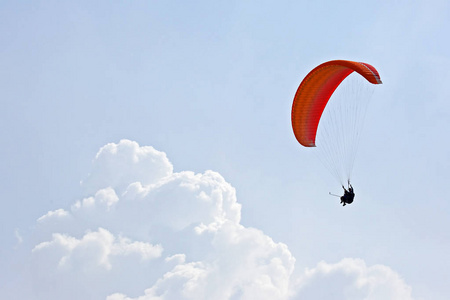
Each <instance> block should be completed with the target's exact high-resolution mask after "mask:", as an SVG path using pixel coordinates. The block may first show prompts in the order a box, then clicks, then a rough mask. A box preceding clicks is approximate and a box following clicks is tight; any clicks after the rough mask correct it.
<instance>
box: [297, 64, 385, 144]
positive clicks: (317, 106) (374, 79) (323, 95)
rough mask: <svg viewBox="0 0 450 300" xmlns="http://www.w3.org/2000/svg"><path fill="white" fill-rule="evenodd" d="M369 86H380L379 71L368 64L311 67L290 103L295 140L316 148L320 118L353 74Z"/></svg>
mask: <svg viewBox="0 0 450 300" xmlns="http://www.w3.org/2000/svg"><path fill="white" fill-rule="evenodd" d="M354 71H355V72H357V73H359V74H361V75H362V76H363V77H364V78H366V79H367V81H369V82H370V83H373V84H381V83H382V82H381V79H380V75H379V74H378V71H377V70H376V69H375V68H374V67H373V66H371V65H369V64H366V63H361V62H354V61H348V60H332V61H329V62H326V63H323V64H321V65H319V66H317V67H316V68H314V69H313V70H312V71H311V72H309V74H308V75H306V77H305V78H304V79H303V81H302V83H301V84H300V86H299V87H298V89H297V93H296V94H295V97H294V103H293V104H292V113H291V120H292V128H293V129H294V134H295V137H296V139H297V141H298V142H299V143H300V144H302V145H303V146H305V147H315V146H316V144H315V141H316V133H317V127H318V126H319V121H320V117H321V116H322V113H323V110H324V109H325V106H326V105H327V103H328V100H329V99H330V97H331V95H332V94H333V92H334V91H335V90H336V88H337V87H338V86H339V84H341V82H342V81H343V80H344V79H345V78H346V77H347V76H348V75H350V74H351V73H352V72H354Z"/></svg>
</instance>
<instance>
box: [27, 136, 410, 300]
mask: <svg viewBox="0 0 450 300" xmlns="http://www.w3.org/2000/svg"><path fill="white" fill-rule="evenodd" d="M82 187H83V188H85V189H86V197H85V198H83V199H80V200H77V201H75V202H74V203H73V204H72V205H71V206H70V207H69V208H66V209H57V210H54V211H50V212H48V213H46V214H45V215H43V216H42V217H40V218H39V219H38V220H37V222H36V234H35V235H34V238H35V244H34V246H33V249H32V261H33V272H32V273H33V276H34V287H35V291H36V295H37V297H38V299H108V300H125V299H126V300H156V299H158V300H174V299H177V300H182V299H200V300H201V299H215V300H221V299H223V300H226V299H262V300H264V299H271V300H273V299H280V300H283V299H325V298H324V297H325V295H326V293H327V291H328V292H332V293H335V295H337V296H333V297H328V298H327V299H411V298H410V289H409V287H408V286H407V285H406V284H405V283H404V282H403V280H402V279H401V278H400V277H399V276H398V275H397V274H396V273H395V272H394V271H392V270H391V269H389V268H387V267H384V266H373V267H367V266H366V265H365V264H364V262H363V261H362V260H351V259H347V260H343V261H341V262H339V263H337V264H335V265H328V264H326V263H325V262H321V263H319V265H318V266H317V267H316V268H313V269H309V270H306V271H305V273H304V274H303V276H302V277H301V278H294V277H293V274H294V266H295V258H294V257H293V255H292V253H291V252H290V251H289V249H288V247H287V245H285V244H283V243H279V242H275V241H273V240H272V238H270V237H269V236H267V235H266V234H264V233H263V232H262V231H260V230H258V229H255V228H249V227H245V226H243V225H242V224H241V223H240V220H241V205H240V204H239V203H238V202H237V199H236V192H235V189H234V188H233V187H232V186H231V185H230V184H229V183H227V182H226V181H225V179H224V178H223V177H222V176H221V175H220V174H218V173H217V172H213V171H205V172H204V173H200V174H195V173H193V172H189V171H185V172H178V173H174V172H173V166H172V164H171V163H170V161H169V160H168V159H167V157H166V155H165V154H164V153H163V152H160V151H157V150H155V149H154V148H152V147H141V146H139V145H138V144H137V143H136V142H132V141H129V140H122V141H120V142H119V143H118V144H112V143H111V144H108V145H106V146H104V147H102V148H101V149H100V151H99V152H98V154H97V155H96V158H95V159H94V161H93V171H92V172H91V173H90V174H89V176H88V178H87V179H86V180H84V181H83V183H82ZM335 279H338V280H337V281H336V282H335ZM323 286H326V287H327V288H326V289H324V288H323ZM321 293H322V294H321ZM339 297H340V298H339ZM355 297H356V298H355ZM408 297H409V298H408Z"/></svg>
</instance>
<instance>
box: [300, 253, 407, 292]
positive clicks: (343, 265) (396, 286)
mask: <svg viewBox="0 0 450 300" xmlns="http://www.w3.org/2000/svg"><path fill="white" fill-rule="evenodd" d="M324 287H325V288H324ZM297 289H298V294H297V295H296V296H295V297H293V299H336V300H341V299H342V300H344V299H345V300H358V299H364V300H381V299H397V300H411V299H412V296H411V287H409V286H408V285H407V284H406V283H405V282H404V281H403V279H402V278H401V277H400V276H399V275H398V274H397V273H396V272H394V271H393V270H392V269H391V268H389V267H387V266H383V265H374V266H370V267H368V266H367V265H366V263H365V262H364V261H363V260H362V259H352V258H345V259H343V260H341V261H340V262H338V263H336V264H328V263H326V262H324V261H322V262H319V263H318V264H317V266H316V267H315V268H312V269H306V271H305V273H304V275H303V276H302V278H301V279H300V280H299V282H298V287H297Z"/></svg>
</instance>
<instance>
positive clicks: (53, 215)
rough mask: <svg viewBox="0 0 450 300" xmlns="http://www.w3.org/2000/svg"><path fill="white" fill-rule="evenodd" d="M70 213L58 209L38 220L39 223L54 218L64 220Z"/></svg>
mask: <svg viewBox="0 0 450 300" xmlns="http://www.w3.org/2000/svg"><path fill="white" fill-rule="evenodd" d="M67 216H68V213H67V211H65V210H64V209H61V208H60V209H57V210H53V211H49V212H48V213H46V214H45V215H43V216H42V217H40V218H39V219H37V221H38V222H44V221H46V220H49V219H53V218H57V219H58V218H64V217H67Z"/></svg>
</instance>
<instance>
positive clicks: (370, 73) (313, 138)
mask: <svg viewBox="0 0 450 300" xmlns="http://www.w3.org/2000/svg"><path fill="white" fill-rule="evenodd" d="M352 73H355V74H356V73H357V74H358V75H360V76H358V77H361V76H362V78H364V79H365V80H366V81H368V82H369V83H371V84H381V83H382V82H381V79H380V75H379V74H378V71H377V70H376V69H375V68H374V67H373V66H371V65H370V64H367V63H362V62H354V61H347V60H333V61H329V62H326V63H323V64H321V65H319V66H317V67H316V68H314V69H313V70H312V71H311V72H309V73H308V75H306V77H305V78H304V79H303V81H302V82H301V84H300V86H299V87H298V89H297V92H296V94H295V97H294V102H293V104H292V112H291V121H292V128H293V131H294V135H295V138H296V139H297V141H298V142H299V143H300V144H301V145H302V146H304V147H308V148H309V147H317V148H319V149H320V150H321V151H322V152H323V153H322V154H321V155H320V156H319V159H320V160H321V161H322V162H323V163H324V165H325V166H326V167H327V168H328V169H329V170H330V172H331V173H332V175H334V177H335V178H336V179H337V180H338V181H339V182H340V183H341V186H342V187H343V188H344V196H342V197H341V203H343V205H344V206H345V205H346V204H350V203H352V202H353V199H354V196H355V194H354V191H353V187H352V186H351V184H350V179H351V178H350V177H351V172H352V168H353V163H354V159H355V156H356V149H357V146H358V141H359V138H360V132H361V127H362V123H363V122H362V121H363V120H364V116H365V108H366V107H367V106H366V105H367V103H368V99H369V98H370V96H365V95H361V93H360V92H359V91H360V90H364V88H365V86H367V82H364V83H357V84H355V85H354V86H351V87H350V92H349V93H348V94H346V95H345V96H344V97H343V98H344V99H342V101H340V102H339V101H337V100H335V99H334V93H335V91H336V90H339V88H338V87H340V85H341V83H342V82H343V81H344V79H346V78H347V77H348V76H349V75H350V74H352ZM332 96H333V97H332ZM333 102H336V105H335V106H333ZM330 106H333V107H332V108H331V107H330ZM327 111H328V116H327V118H326V119H327V121H324V120H323V115H324V114H327ZM319 131H321V132H322V133H323V134H322V138H321V141H320V143H318V141H317V140H318V136H319V135H318V132H319ZM316 144H317V145H316ZM344 183H347V184H348V189H346V188H345V187H344Z"/></svg>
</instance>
